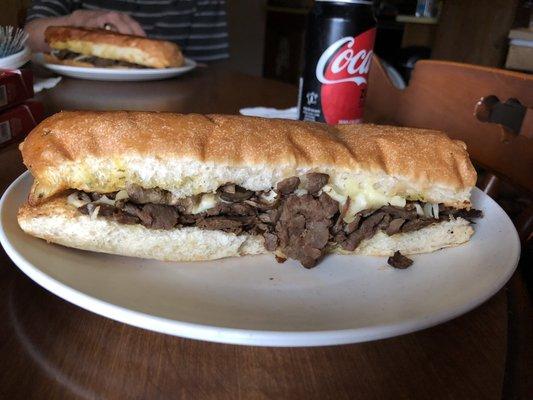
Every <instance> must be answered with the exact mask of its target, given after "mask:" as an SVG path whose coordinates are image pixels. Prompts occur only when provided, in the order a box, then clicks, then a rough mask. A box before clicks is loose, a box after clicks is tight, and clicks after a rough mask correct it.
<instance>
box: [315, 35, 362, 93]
mask: <svg viewBox="0 0 533 400" xmlns="http://www.w3.org/2000/svg"><path fill="white" fill-rule="evenodd" d="M355 44H356V38H353V37H350V36H346V37H343V38H341V39H339V40H337V41H336V42H335V43H333V44H332V45H331V46H329V47H328V48H327V49H326V50H325V51H324V53H322V55H321V56H320V59H319V60H318V63H317V64H316V77H317V79H318V80H319V81H320V82H322V83H324V84H333V83H341V82H354V83H355V84H356V85H362V84H366V76H367V74H368V71H369V69H370V62H371V61H372V50H366V49H358V48H357V46H356V47H355V48H354V45H355ZM339 49H340V50H341V51H338V50H339ZM357 50H359V51H357ZM337 52H338V53H337ZM336 53H337V54H336ZM331 57H334V58H333V60H332V62H331V63H330V64H329V68H330V71H329V72H330V73H329V74H327V72H326V71H325V70H326V64H327V62H328V60H329V59H330V58H331ZM325 74H326V75H332V74H335V75H336V74H340V75H341V76H340V77H339V78H338V79H328V78H326V76H325Z"/></svg>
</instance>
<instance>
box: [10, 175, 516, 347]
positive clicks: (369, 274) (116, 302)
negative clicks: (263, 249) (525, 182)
mask: <svg viewBox="0 0 533 400" xmlns="http://www.w3.org/2000/svg"><path fill="white" fill-rule="evenodd" d="M31 181H32V180H31V177H30V175H29V174H28V173H25V174H23V175H22V176H20V177H19V178H18V179H17V180H16V181H15V182H13V184H12V185H11V186H10V187H9V188H8V189H7V191H6V192H5V194H4V196H3V197H2V200H1V202H0V223H1V229H0V241H1V243H2V245H3V246H4V249H5V251H6V252H7V254H8V255H9V256H10V257H11V259H12V260H13V261H14V262H15V264H16V265H18V267H19V268H20V269H21V270H22V271H23V272H24V273H25V274H26V275H28V276H29V277H30V278H31V279H33V280H34V281H35V282H37V283H38V284H40V285H41V286H43V287H44V288H46V289H48V290H49V291H51V292H52V293H55V294H56V295H58V296H60V297H62V298H63V299H65V300H67V301H70V302H72V303H74V304H77V305H78V306H80V307H83V308H85V309H87V310H90V311H93V312H95V313H97V314H100V315H103V316H106V317H109V318H112V319H115V320H117V321H121V322H124V323H127V324H130V325H134V326H138V327H141V328H145V329H149V330H153V331H157V332H163V333H167V334H171V335H177V336H182V337H187V338H193V339H200V340H208V341H213V342H223V343H233V344H246V345H259V346H318V345H332V344H344V343H355V342H363V341H368V340H374V339H381V338H386V337H391V336H396V335H400V334H404V333H409V332H413V331H417V330H420V329H423V328H427V327H430V326H433V325H436V324H438V323H441V322H444V321H447V320H449V319H451V318H454V317H457V316H459V315H461V314H463V313H465V312H467V311H469V310H471V309H472V308H474V307H476V306H478V305H479V304H481V303H482V302H484V301H485V300H487V299H488V298H489V297H491V296H492V295H493V294H495V293H496V292H497V291H498V290H499V289H500V288H501V287H502V286H503V285H504V284H505V282H507V280H508V279H509V278H510V276H511V275H512V273H513V271H514V270H515V268H516V265H517V263H518V258H519V255H520V244H519V240H518V235H517V233H516V230H515V228H514V226H513V224H512V222H511V221H510V219H509V217H508V216H507V215H506V214H505V212H504V211H503V210H502V209H501V208H500V207H499V206H498V205H497V204H496V203H495V202H494V201H493V200H492V199H491V198H490V197H488V196H487V195H485V194H484V193H482V192H481V191H480V190H478V189H474V192H473V204H474V206H475V207H476V208H479V209H482V210H483V212H484V214H485V217H484V218H483V219H480V220H478V223H477V224H476V225H475V229H476V233H475V235H474V236H473V238H472V240H471V241H470V242H469V243H467V244H465V245H463V246H459V247H456V248H450V249H445V250H441V251H437V252H434V253H431V254H422V255H417V256H413V258H414V261H415V262H414V265H413V266H412V267H410V268H408V269H406V270H396V269H393V268H391V267H389V266H387V264H386V259H385V257H362V256H341V255H335V256H328V257H326V258H325V259H324V260H323V261H322V262H321V263H320V264H319V266H317V267H316V268H314V269H311V270H306V269H304V268H303V267H301V266H299V265H298V263H296V262H294V261H287V262H285V263H284V264H278V263H277V262H276V261H274V258H273V257H272V256H271V255H264V256H248V257H241V258H230V259H224V260H217V261H210V262H186V263H170V262H159V261H152V260H143V259H137V258H129V257H121V256H112V255H107V254H99V253H92V252H87V251H81V250H75V249H70V248H66V247H62V246H59V245H54V244H48V243H46V242H45V241H43V240H40V239H36V238H33V237H31V236H28V235H26V234H25V233H24V232H23V231H22V230H21V229H20V228H19V226H18V223H17V220H16V214H17V209H18V207H19V206H20V204H22V203H23V202H24V201H26V198H27V194H28V192H29V189H30V186H31Z"/></svg>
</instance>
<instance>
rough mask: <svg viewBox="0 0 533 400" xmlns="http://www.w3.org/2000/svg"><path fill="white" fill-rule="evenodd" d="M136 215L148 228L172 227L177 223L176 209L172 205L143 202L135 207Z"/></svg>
mask: <svg viewBox="0 0 533 400" xmlns="http://www.w3.org/2000/svg"><path fill="white" fill-rule="evenodd" d="M136 217H138V218H139V219H140V220H141V223H142V224H143V225H144V226H145V227H147V228H150V229H172V228H174V227H175V226H176V225H177V224H178V217H179V214H178V211H177V210H176V209H175V208H174V207H172V206H165V205H162V204H144V205H143V206H142V208H136Z"/></svg>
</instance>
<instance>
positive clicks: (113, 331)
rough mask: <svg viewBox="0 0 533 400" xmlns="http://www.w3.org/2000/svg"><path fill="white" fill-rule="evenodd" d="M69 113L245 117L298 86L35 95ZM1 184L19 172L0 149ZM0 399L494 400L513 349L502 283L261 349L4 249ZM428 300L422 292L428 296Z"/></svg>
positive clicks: (174, 85)
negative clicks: (170, 319) (62, 279)
mask: <svg viewBox="0 0 533 400" xmlns="http://www.w3.org/2000/svg"><path fill="white" fill-rule="evenodd" d="M37 97H38V99H40V100H41V101H43V102H44V104H45V108H46V112H47V114H50V113H53V112H57V111H59V110H61V109H136V110H166V111H176V112H202V113H208V112H224V113H237V112H238V110H239V108H241V107H244V106H253V105H263V106H275V107H289V106H291V105H293V104H295V102H296V88H295V87H293V86H289V85H286V84H282V83H278V82H274V81H269V80H265V79H260V78H253V77H248V76H244V75H240V74H237V73H232V72H229V71H224V70H221V69H216V68H202V69H198V70H197V71H194V72H193V73H191V74H189V75H186V76H183V77H181V78H179V79H174V80H169V81H160V82H146V83H123V82H120V83H111V82H91V81H81V80H71V79H66V78H63V81H62V82H61V83H60V84H59V85H58V87H56V88H55V89H53V90H50V91H45V92H44V93H42V94H40V95H39V96H37ZM0 162H1V170H0V185H1V186H2V191H3V190H4V189H5V187H6V186H7V185H8V184H9V183H10V182H11V181H12V180H13V179H14V178H15V177H16V176H17V175H18V174H19V173H21V172H22V171H23V166H22V164H21V161H20V157H19V155H18V151H17V150H16V146H11V147H9V148H7V149H4V150H2V151H0ZM0 260H1V263H2V267H1V268H0V320H1V323H0V398H1V399H48V398H53V399H185V398H187V399H188V398H190V399H248V398H253V399H352V398H357V399H498V398H500V397H501V396H502V390H504V387H505V385H504V372H505V367H506V355H507V324H508V319H507V296H506V291H505V289H504V290H502V291H500V292H499V293H498V294H497V295H495V296H494V297H493V298H492V299H490V300H489V301H488V302H487V303H485V304H484V305H482V306H481V307H479V308H477V309H475V310H474V311H472V312H470V313H468V314H466V315H464V316H462V317H460V318H457V319H455V320H453V321H451V322H448V323H445V324H442V325H440V326H437V327H434V328H431V329H427V330H424V331H421V332H418V333H414V334H410V335H405V336H401V337H396V338H392V339H387V340H380V341H377V342H371V343H362V344H355V345H347V346H332V347H320V348H294V349H289V348H287V349H284V348H259V347H245V346H233V345H223V344H214V343H206V342H200V341H195V340H188V339H180V338H177V337H172V336H166V335H162V334H158V333H153V332H149V331H145V330H142V329H138V328H134V327H131V326H128V325H124V324H122V323H118V322H115V321H112V320H109V319H106V318H103V317H100V316H98V315H95V314H93V313H90V312H88V311H85V310H83V309H81V308H79V307H77V306H74V305H72V304H70V303H67V302H66V301H64V300H62V299H60V298H59V297H56V296H55V295H53V294H51V293H48V292H47V291H45V290H44V289H42V288H40V287H39V286H37V285H36V284H35V283H33V282H32V281H31V280H30V279H29V278H27V277H26V276H25V275H24V274H23V273H22V272H21V271H19V270H18V269H17V268H16V267H15V266H14V264H13V263H12V262H11V261H10V260H9V259H8V257H7V256H6V255H5V253H3V251H2V254H1V255H0ZM421 301H422V300H421Z"/></svg>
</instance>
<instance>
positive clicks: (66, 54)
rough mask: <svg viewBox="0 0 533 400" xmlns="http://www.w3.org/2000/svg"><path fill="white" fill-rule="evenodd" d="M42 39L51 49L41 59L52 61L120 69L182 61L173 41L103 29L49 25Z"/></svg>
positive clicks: (176, 64) (182, 62) (179, 62)
mask: <svg viewBox="0 0 533 400" xmlns="http://www.w3.org/2000/svg"><path fill="white" fill-rule="evenodd" d="M45 40H46V43H48V45H49V46H50V48H51V49H52V50H51V51H50V53H46V54H44V59H45V61H46V62H48V63H51V64H62V65H70V66H75V67H97V68H121V69H125V68H135V69H138V68H156V69H162V68H170V67H181V66H182V65H183V64H184V57H183V55H182V53H181V50H180V48H179V47H178V45H177V44H175V43H172V42H168V41H164V40H154V39H148V38H145V37H140V36H133V35H124V34H120V33H117V32H113V31H109V30H104V29H90V28H79V27H71V26H50V27H48V28H46V31H45Z"/></svg>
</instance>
